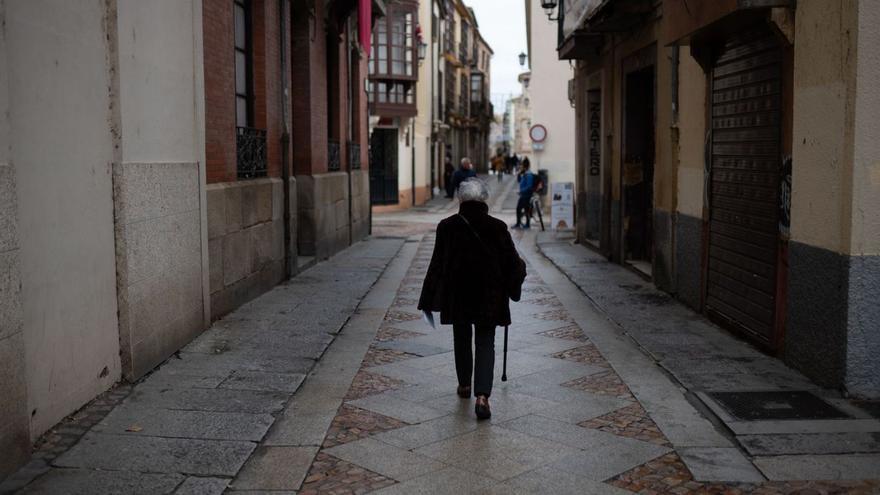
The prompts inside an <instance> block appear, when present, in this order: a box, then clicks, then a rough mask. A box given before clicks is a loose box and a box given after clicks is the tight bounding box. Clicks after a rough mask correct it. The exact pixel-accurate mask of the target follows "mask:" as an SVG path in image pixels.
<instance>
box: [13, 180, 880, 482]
mask: <svg viewBox="0 0 880 495" xmlns="http://www.w3.org/2000/svg"><path fill="white" fill-rule="evenodd" d="M490 184H491V185H492V188H493V197H492V200H491V201H490V202H491V203H492V204H493V206H492V209H493V214H495V215H496V216H499V217H500V218H502V219H503V220H505V221H507V222H508V223H510V222H511V221H512V216H511V214H512V211H511V210H510V206H511V201H510V197H511V196H512V195H513V194H514V193H513V192H512V191H513V180H512V179H511V178H509V177H505V180H504V181H503V182H496V181H495V180H494V178H492V180H491V181H490ZM456 207H457V205H456V204H455V203H454V202H450V201H449V200H435V201H433V202H431V203H429V205H428V206H427V207H422V208H418V209H412V210H410V211H409V212H407V213H389V214H384V215H378V216H376V217H374V231H373V237H372V238H371V239H370V240H368V241H365V242H363V243H360V244H358V245H356V246H354V247H352V248H350V249H349V250H347V251H345V252H343V253H341V254H340V255H338V256H336V257H334V258H331V259H330V260H329V261H327V262H324V263H320V264H318V265H317V266H315V267H313V268H311V269H309V270H307V271H306V272H304V273H303V274H301V275H299V276H298V277H295V278H294V279H292V280H291V281H290V282H289V283H287V284H284V285H282V286H279V287H278V288H276V289H275V290H274V291H272V292H269V293H267V294H266V295H264V296H262V297H260V298H258V299H257V300H255V301H253V302H251V303H249V304H248V305H246V306H244V307H242V308H241V309H240V310H238V311H236V312H235V313H233V314H232V315H230V316H228V317H226V318H224V319H222V320H220V321H218V322H217V323H216V324H215V325H214V327H213V328H212V329H211V330H209V331H207V332H206V333H205V334H203V335H202V336H201V337H200V338H198V339H197V340H196V341H195V342H193V343H192V344H190V345H189V346H187V347H186V348H184V350H183V351H182V352H181V353H180V354H179V355H178V356H177V357H175V358H172V359H171V360H169V361H168V362H166V363H165V364H163V365H162V366H161V367H160V368H158V370H156V371H155V372H154V373H152V374H151V375H150V376H149V377H147V378H146V379H145V380H143V381H142V382H141V383H138V384H136V385H134V386H133V387H120V388H118V389H116V390H115V391H111V392H110V393H108V394H106V395H105V396H104V397H102V398H99V399H98V400H97V401H96V402H95V403H94V404H92V405H90V406H88V407H87V408H86V409H85V410H84V412H83V413H80V414H77V415H74V416H73V417H72V418H71V419H70V420H69V421H68V424H65V425H63V426H61V427H60V428H58V429H56V430H55V431H53V432H51V433H50V434H49V435H48V436H47V437H46V439H47V441H46V443H45V444H44V445H43V447H42V449H41V450H40V452H39V453H38V454H37V455H36V456H35V460H34V461H32V462H31V464H29V465H28V466H27V467H26V468H25V469H24V470H22V471H21V472H20V473H19V474H18V475H17V476H14V477H13V478H11V479H10V480H8V481H7V483H6V484H5V485H3V487H0V492H2V491H4V490H9V491H10V492H15V491H17V490H18V489H20V488H23V490H22V493H65V494H68V493H83V494H99V493H127V494H128V493H143V494H155V493H175V494H184V493H187V494H196V493H198V494H215V493H216V494H220V493H224V492H226V493H242V494H243V493H299V494H301V495H307V494H308V495H312V494H348V493H357V494H360V493H382V494H386V493H388V494H396V493H399V494H415V493H453V494H463V493H479V494H519V493H523V494H526V493H541V494H543V493H546V494H568V493H571V494H626V493H641V494H760V495H769V494H839V493H854V494H872V493H880V421H878V420H877V419H876V418H872V417H871V416H870V415H868V414H867V413H865V412H864V411H861V410H859V409H858V408H856V407H855V406H853V405H851V404H849V403H846V401H843V400H842V399H840V398H835V397H833V396H832V395H831V394H830V393H829V392H822V391H820V390H819V389H817V387H815V386H812V385H811V384H810V383H809V382H808V381H806V379H804V378H803V377H801V376H800V375H798V374H797V373H795V372H793V371H791V370H790V369H788V368H786V367H785V366H784V365H782V364H781V363H779V361H777V360H775V359H773V358H771V357H769V356H766V355H763V354H761V353H759V352H758V351H756V350H754V349H752V348H751V347H750V346H748V345H747V344H744V343H742V342H740V341H738V340H737V339H735V338H734V337H732V336H730V335H728V334H725V333H724V332H723V331H721V330H719V329H718V328H717V327H714V326H713V325H711V324H709V323H707V322H706V321H705V320H703V319H702V318H701V317H699V316H698V315H696V314H694V313H690V312H688V310H686V309H684V308H683V307H682V306H680V305H678V304H677V303H675V302H674V301H672V300H669V299H668V297H667V298H665V299H663V297H665V296H662V295H659V293H657V294H654V293H653V292H651V291H650V289H648V287H647V284H642V283H641V282H640V279H639V277H638V276H637V275H635V274H634V273H632V272H629V271H627V270H626V269H624V268H622V267H619V266H614V265H610V264H608V263H604V264H603V260H602V259H601V258H599V257H598V256H596V255H595V254H593V253H592V252H591V251H588V250H586V249H585V248H583V247H580V246H577V245H573V244H571V243H570V242H569V240H568V239H567V238H566V236H565V235H564V234H562V235H557V234H552V233H549V232H546V233H540V232H537V231H536V229H533V230H531V231H516V232H515V233H514V239H515V241H516V243H517V247H518V249H519V251H520V253H521V255H522V256H523V257H524V258H525V259H526V261H527V263H528V277H527V279H526V284H525V286H524V289H523V299H522V301H521V302H519V303H515V304H512V305H511V309H512V313H513V325H512V326H511V327H510V341H509V354H508V362H509V365H508V376H509V380H508V381H507V382H502V381H501V380H500V376H501V363H502V359H501V353H502V344H501V343H502V335H503V332H502V331H500V329H499V332H498V336H497V339H496V353H497V356H498V358H497V359H496V372H495V389H494V391H493V395H492V398H491V402H492V408H493V417H492V419H491V420H490V421H486V422H479V423H478V422H477V421H476V420H475V418H474V416H473V414H474V413H473V399H471V400H464V399H460V398H459V397H458V396H457V395H456V394H455V381H456V380H455V369H454V363H453V357H452V337H451V332H450V331H449V329H448V328H445V327H442V326H441V327H438V328H437V329H436V330H432V329H430V328H429V327H428V325H427V324H426V323H425V322H424V321H423V320H422V317H421V315H420V312H419V311H418V310H417V308H416V303H417V298H418V295H419V292H420V290H421V284H422V280H423V278H424V275H425V272H426V270H427V266H428V263H429V261H430V257H431V253H432V250H433V243H434V237H433V231H434V227H435V226H436V223H437V221H438V220H440V219H441V218H443V217H444V216H447V215H448V214H450V212H453V211H455V208H456ZM590 270H593V271H590ZM331 294H333V297H330V295H331ZM340 294H344V297H340ZM633 294H635V295H633ZM633 297H635V298H640V299H639V301H640V303H639V301H636V303H637V304H633V301H632V300H628V301H627V305H626V306H625V305H624V304H623V302H621V300H620V299H619V298H633ZM658 298H659V299H658ZM624 308H628V309H624ZM682 332H686V333H687V335H683V334H682ZM684 337H688V338H687V340H688V341H689V342H690V343H691V344H692V345H691V346H689V347H687V349H685V350H681V348H680V347H676V348H675V349H673V347H672V344H671V343H673V342H679V341H681V340H682V339H683V338H684ZM731 349H732V350H731ZM756 381H757V382H760V383H758V384H755V383H754V382H756ZM758 385H760V387H758ZM754 388H759V389H761V390H772V389H790V390H813V391H817V393H819V392H821V393H824V394H825V395H827V400H828V401H829V402H831V403H832V404H834V405H835V406H837V407H838V408H839V409H841V410H844V411H845V412H847V413H848V417H847V418H846V419H838V420H825V421H815V420H814V421H808V420H804V421H788V422H783V421H776V422H766V421H764V422H762V421H758V422H752V423H748V422H743V421H736V420H735V418H730V417H728V416H725V414H724V411H720V410H719V411H715V413H713V412H711V411H713V410H714V409H711V410H710V408H707V407H706V406H704V405H703V404H704V403H705V402H703V401H701V400H700V398H698V394H702V393H704V392H707V391H732V390H746V389H754ZM706 402H709V399H706ZM807 431H809V432H814V434H813V435H806V434H803V433H804V432H807ZM835 442H836V443H835ZM831 444H833V445H831Z"/></svg>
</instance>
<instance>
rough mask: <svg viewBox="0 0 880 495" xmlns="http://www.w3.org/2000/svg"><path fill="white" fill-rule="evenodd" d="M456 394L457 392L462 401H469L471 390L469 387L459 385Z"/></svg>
mask: <svg viewBox="0 0 880 495" xmlns="http://www.w3.org/2000/svg"><path fill="white" fill-rule="evenodd" d="M456 392H458V396H459V397H461V398H462V399H470V398H471V388H470V387H462V386H461V385H459V386H458V390H457V391H456Z"/></svg>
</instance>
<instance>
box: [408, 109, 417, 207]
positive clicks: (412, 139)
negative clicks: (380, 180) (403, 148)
mask: <svg viewBox="0 0 880 495" xmlns="http://www.w3.org/2000/svg"><path fill="white" fill-rule="evenodd" d="M409 144H410V147H409V156H410V162H411V164H410V168H411V170H412V201H411V202H412V206H415V205H416V119H415V117H413V118H412V119H410V124H409Z"/></svg>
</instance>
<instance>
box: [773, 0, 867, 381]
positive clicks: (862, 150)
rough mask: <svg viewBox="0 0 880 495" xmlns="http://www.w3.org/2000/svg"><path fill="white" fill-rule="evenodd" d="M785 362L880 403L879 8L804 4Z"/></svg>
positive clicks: (815, 0)
mask: <svg viewBox="0 0 880 495" xmlns="http://www.w3.org/2000/svg"><path fill="white" fill-rule="evenodd" d="M795 22H796V26H795V29H796V32H797V33H807V32H808V33H810V34H811V35H810V36H804V35H800V36H798V37H797V38H796V40H795V51H794V88H793V92H794V128H793V133H794V136H793V153H792V157H793V160H792V162H793V165H792V170H793V171H792V208H791V217H792V226H791V238H792V240H791V243H790V251H789V252H790V256H789V267H790V269H789V283H788V285H789V294H788V307H787V309H788V320H787V326H786V349H785V354H786V359H787V360H788V362H789V363H791V364H793V365H795V366H796V367H798V368H799V369H801V370H802V371H804V372H805V373H807V374H808V375H810V376H811V377H812V378H814V379H816V380H817V381H819V382H820V383H824V384H827V385H830V386H838V387H839V386H843V387H845V388H846V389H847V390H848V391H849V392H850V393H852V394H854V395H857V396H868V397H880V370H878V367H877V366H876V356H877V354H878V353H880V333H878V332H877V330H876V328H877V323H876V322H877V318H878V317H880V314H878V311H877V304H876V301H877V299H878V298H880V261H878V260H880V257H878V253H880V243H878V240H880V221H878V220H877V215H876V214H875V211H876V208H877V207H878V205H880V200H878V191H880V165H878V163H880V145H878V143H877V142H876V141H877V140H876V136H877V132H878V124H877V122H875V120H876V117H875V116H876V115H877V114H878V112H880V104H878V102H880V96H878V90H877V88H876V84H875V81H876V79H877V77H880V63H878V54H877V50H876V46H877V44H878V42H880V39H878V34H877V32H876V24H877V22H880V13H878V4H877V3H876V2H871V1H861V2H841V3H834V4H831V5H829V4H828V3H826V2H822V1H820V0H803V1H801V2H798V8H797V11H796V14H795Z"/></svg>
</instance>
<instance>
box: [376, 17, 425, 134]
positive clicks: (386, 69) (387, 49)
mask: <svg viewBox="0 0 880 495" xmlns="http://www.w3.org/2000/svg"><path fill="white" fill-rule="evenodd" d="M417 14H418V3H417V2H415V1H410V0H401V1H399V2H398V3H395V4H391V5H389V6H388V12H387V15H386V16H385V17H383V18H381V19H379V20H378V21H377V22H376V25H375V28H374V30H373V53H372V56H371V57H370V61H369V69H370V83H369V94H368V100H369V103H370V106H371V110H372V112H373V114H375V115H381V116H386V117H410V116H414V115H415V114H416V107H415V84H416V80H417V79H418V69H417V66H416V64H417V63H418V56H417V55H418V53H417V51H416V50H417V46H416V37H415V32H416V19H417Z"/></svg>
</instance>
